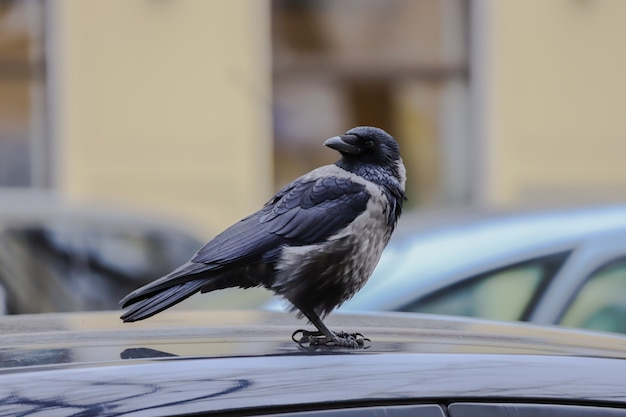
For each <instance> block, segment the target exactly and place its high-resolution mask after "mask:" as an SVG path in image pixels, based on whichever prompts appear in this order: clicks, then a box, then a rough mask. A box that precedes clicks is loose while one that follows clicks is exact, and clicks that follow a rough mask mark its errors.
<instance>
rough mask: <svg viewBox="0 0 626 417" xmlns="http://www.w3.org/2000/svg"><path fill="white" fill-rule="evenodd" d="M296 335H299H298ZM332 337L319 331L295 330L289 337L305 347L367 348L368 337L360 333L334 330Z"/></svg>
mask: <svg viewBox="0 0 626 417" xmlns="http://www.w3.org/2000/svg"><path fill="white" fill-rule="evenodd" d="M298 335H301V336H300V337H298ZM334 336H335V337H333V338H330V337H328V336H327V335H325V334H324V333H322V332H320V331H313V332H311V331H308V330H302V329H299V330H296V331H295V332H293V334H292V335H291V339H292V340H293V341H294V342H296V343H297V344H298V345H300V347H303V348H305V349H316V348H320V347H335V346H337V347H347V348H352V349H367V348H368V347H369V345H366V344H367V343H369V342H371V340H370V339H368V338H367V337H365V336H363V335H362V334H361V333H347V332H336V333H334Z"/></svg>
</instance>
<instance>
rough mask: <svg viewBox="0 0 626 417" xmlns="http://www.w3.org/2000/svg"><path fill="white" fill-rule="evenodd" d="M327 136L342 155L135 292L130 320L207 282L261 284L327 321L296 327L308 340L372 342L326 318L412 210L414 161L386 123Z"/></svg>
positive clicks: (208, 286)
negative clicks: (336, 328)
mask: <svg viewBox="0 0 626 417" xmlns="http://www.w3.org/2000/svg"><path fill="white" fill-rule="evenodd" d="M324 145H326V146H328V147H329V148H331V149H334V150H336V151H338V152H339V153H340V154H341V158H340V159H339V161H337V162H336V163H335V164H332V165H326V166H322V167H320V168H317V169H315V170H313V171H311V172H309V173H308V174H305V175H303V176H301V177H300V178H298V179H296V180H295V181H293V182H292V183H290V184H288V185H287V186H285V187H284V188H282V189H281V190H280V191H278V193H277V194H276V195H275V196H274V197H272V199H270V200H269V201H268V202H267V203H266V204H265V205H264V206H263V208H261V209H260V210H259V211H257V212H256V213H254V214H251V215H250V216H248V217H246V218H244V219H243V220H241V221H239V222H238V223H235V224H234V225H232V226H231V227H229V228H228V229H226V230H225V231H224V232H222V233H220V234H219V235H217V236H216V237H215V238H214V239H213V240H211V241H210V242H209V243H207V244H206V245H205V246H204V247H202V248H201V249H200V250H199V251H198V252H196V254H195V255H194V256H193V257H192V258H191V260H190V261H188V262H187V263H185V264H184V265H182V266H180V267H179V268H177V269H175V270H174V271H172V272H171V273H170V274H168V275H166V276H164V277H162V278H159V279H157V280H155V281H153V282H151V283H150V284H147V285H145V286H143V287H141V288H139V289H137V290H135V291H133V292H131V293H130V294H128V295H127V296H126V297H124V299H122V300H121V301H120V304H121V305H122V307H123V308H126V307H129V306H130V308H129V309H128V311H126V312H125V313H124V314H123V315H122V317H121V318H122V320H123V321H125V322H133V321H137V320H143V319H145V318H148V317H151V316H153V315H155V314H157V313H159V312H161V311H163V310H165V309H167V308H169V307H171V306H173V305H174V304H177V303H179V302H180V301H182V300H184V299H186V298H187V297H189V296H191V295H193V294H194V293H197V292H198V291H200V292H203V293H205V292H209V291H214V290H219V289H223V288H230V287H240V288H250V287H258V286H261V287H265V288H267V289H269V290H271V291H273V292H274V293H275V294H277V295H279V296H281V297H283V298H285V299H286V300H287V301H289V302H290V303H291V305H292V311H297V312H298V313H299V314H298V316H299V317H301V316H302V315H304V316H305V317H306V318H307V319H308V320H309V321H310V322H311V323H312V324H313V325H314V326H315V327H316V328H317V329H318V332H306V331H301V330H298V331H296V332H295V333H294V336H295V334H296V333H298V332H302V334H303V336H302V339H300V340H299V342H307V343H309V344H315V345H338V346H351V347H358V346H359V345H362V343H363V338H362V336H360V335H359V334H356V333H353V334H348V333H345V332H333V331H331V330H330V329H329V328H328V327H326V325H325V324H324V323H323V321H322V318H323V317H325V316H326V315H327V314H329V313H330V312H331V311H332V310H333V309H334V308H335V307H337V306H339V305H341V304H342V303H343V302H344V301H346V300H348V299H349V298H351V297H352V296H353V295H354V294H355V293H356V292H357V291H358V290H359V289H361V287H362V286H363V285H364V284H365V282H366V281H367V280H368V278H369V277H370V275H371V273H372V271H373V270H374V267H375V266H376V264H377V263H378V260H379V259H380V255H381V253H382V251H383V249H384V247H385V246H386V245H387V242H388V241H389V239H390V237H391V234H392V232H393V230H394V228H395V226H396V222H397V220H398V217H399V216H400V213H401V211H402V203H403V202H404V200H405V194H404V186H405V182H406V171H405V168H404V165H403V163H402V158H401V157H400V151H399V148H398V144H397V142H396V141H395V139H394V138H393V137H392V136H391V135H389V134H388V133H387V132H385V131H384V130H382V129H379V128H375V127H368V126H361V127H355V128H353V129H350V130H349V131H348V132H346V134H344V135H341V136H335V137H332V138H330V139H328V140H327V141H326V142H324ZM294 336H292V337H294ZM294 340H295V339H294Z"/></svg>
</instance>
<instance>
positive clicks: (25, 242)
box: [0, 198, 202, 314]
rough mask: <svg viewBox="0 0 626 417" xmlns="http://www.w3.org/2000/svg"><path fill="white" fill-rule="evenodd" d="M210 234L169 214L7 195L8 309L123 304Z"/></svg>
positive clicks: (4, 267)
mask: <svg viewBox="0 0 626 417" xmlns="http://www.w3.org/2000/svg"><path fill="white" fill-rule="evenodd" d="M200 246H202V242H201V241H200V240H199V239H197V238H196V237H195V236H194V235H193V234H192V233H190V232H189V231H188V230H186V229H184V228H183V227H180V226H179V225H176V224H174V223H173V222H171V221H166V220H164V219H161V218H154V217H150V216H146V215H145V214H143V213H142V214H139V213H135V212H128V211H121V210H118V209H111V208H106V207H93V206H90V207H85V206H75V205H69V204H64V203H61V202H59V201H57V200H54V199H47V198H31V199H10V200H8V201H7V200H5V199H0V295H1V296H0V314H2V313H4V314H7V313H8V314H20V313H41V312H60V311H90V310H106V309H112V308H117V303H118V301H119V300H120V298H121V297H123V296H124V295H125V294H127V293H128V292H130V291H132V290H134V289H135V288H137V287H139V286H141V285H143V284H146V283H147V282H149V281H152V280H154V279H155V278H158V277H159V276H161V275H164V274H166V273H168V272H170V271H171V270H173V269H174V268H176V267H177V266H178V265H180V264H182V263H184V262H185V261H187V259H189V256H190V254H193V253H194V252H195V251H196V250H197V249H198V248H199V247H200Z"/></svg>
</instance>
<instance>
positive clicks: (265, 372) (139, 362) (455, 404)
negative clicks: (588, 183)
mask: <svg viewBox="0 0 626 417" xmlns="http://www.w3.org/2000/svg"><path fill="white" fill-rule="evenodd" d="M328 324H329V325H330V326H331V328H334V329H344V330H346V331H358V332H362V333H363V334H364V335H365V336H366V337H368V338H370V339H371V341H370V342H369V343H367V345H366V348H364V349H356V350H355V349H346V348H306V347H302V346H299V345H298V344H297V343H294V342H293V341H292V340H291V338H290V336H291V334H292V332H293V331H294V330H295V329H298V328H302V327H306V326H303V325H304V323H302V322H301V321H298V320H296V319H295V318H293V317H291V316H288V315H285V314H282V313H273V312H228V313H225V312H215V311H212V312H205V313H201V312H167V313H163V314H162V315H160V316H157V317H155V318H153V319H151V320H148V321H146V322H141V323H134V324H132V325H128V324H126V325H123V324H122V323H120V322H119V319H118V317H117V313H87V314H85V313H83V314H77V313H66V314H52V315H50V314H45V315H22V316H8V317H4V318H1V319H0V331H1V335H0V346H2V347H1V348H0V365H1V366H2V369H1V370H0V381H1V384H0V416H9V415H11V416H17V415H36V416H109V415H110V416H118V415H132V416H164V415H168V416H181V415H228V416H250V415H274V414H276V415H284V416H308V417H310V416H325V417H334V416H390V417H393V416H417V417H420V416H422V417H423V416H429V417H430V416H437V417H443V416H453V417H471V416H478V415H482V416H506V415H519V416H526V415H529V416H530V415H539V416H541V415H546V416H547V415H558V416H581V415H590V416H595V415H606V416H625V415H626V389H625V387H626V338H623V337H621V336H618V335H612V334H608V333H607V334H601V333H589V332H583V331H570V330H566V329H559V328H542V327H534V326H531V325H526V324H499V323H493V322H487V321H477V320H472V319H452V318H445V317H437V316H426V315H424V316H420V315H405V314H399V313H395V314H394V313H387V314H384V315H380V314H379V315H370V314H364V315H341V314H338V315H331V317H329V318H328Z"/></svg>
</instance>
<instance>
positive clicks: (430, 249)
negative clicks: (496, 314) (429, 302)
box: [342, 205, 626, 310]
mask: <svg viewBox="0 0 626 417" xmlns="http://www.w3.org/2000/svg"><path fill="white" fill-rule="evenodd" d="M445 219H448V220H447V221H446V220H445ZM398 232H399V233H398V236H396V237H395V238H394V239H392V241H391V242H390V244H389V246H388V247H387V249H386V250H385V252H384V253H383V256H382V257H381V260H380V263H379V265H378V267H377V269H376V270H375V271H374V274H373V275H372V277H371V278H370V280H369V281H368V283H367V285H366V286H365V287H364V289H363V290H362V291H361V292H359V293H357V294H356V296H355V297H354V298H353V299H352V300H349V301H348V302H346V303H345V304H344V306H342V309H345V310H351V309H353V308H357V309H359V310H360V309H362V307H363V306H365V305H367V306H368V308H371V309H377V308H380V307H381V306H384V305H386V304H385V303H387V298H386V297H385V294H387V293H389V294H393V295H394V296H395V294H396V292H397V288H400V287H401V288H404V289H410V288H414V289H417V288H425V287H427V286H430V285H435V284H436V283H438V282H439V283H440V282H442V279H444V278H445V279H450V277H452V276H462V277H467V276H470V275H476V274H479V273H483V272H486V271H489V270H494V269H497V268H499V267H502V266H506V265H512V264H514V263H517V262H521V261H525V260H528V259H532V258H534V257H540V256H544V255H551V254H556V253H559V252H564V253H565V252H568V251H571V250H573V249H575V247H576V246H577V245H581V244H582V243H584V242H586V241H591V240H593V239H597V238H599V237H602V236H604V235H606V236H611V237H613V238H614V237H615V235H617V234H622V235H623V236H624V241H626V205H612V206H598V207H583V208H572V209H561V210H557V209H554V210H544V211H540V210H534V211H526V212H515V213H495V212H490V213H489V212H485V213H477V212H469V213H458V212H454V213H453V214H449V213H444V214H443V215H438V216H433V215H423V214H419V213H418V214H412V215H411V214H410V215H409V216H407V217H406V218H403V219H401V221H400V223H399V224H398ZM417 266H419V270H416V267H417ZM390 275H393V276H394V280H390V279H389V276H390Z"/></svg>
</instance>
